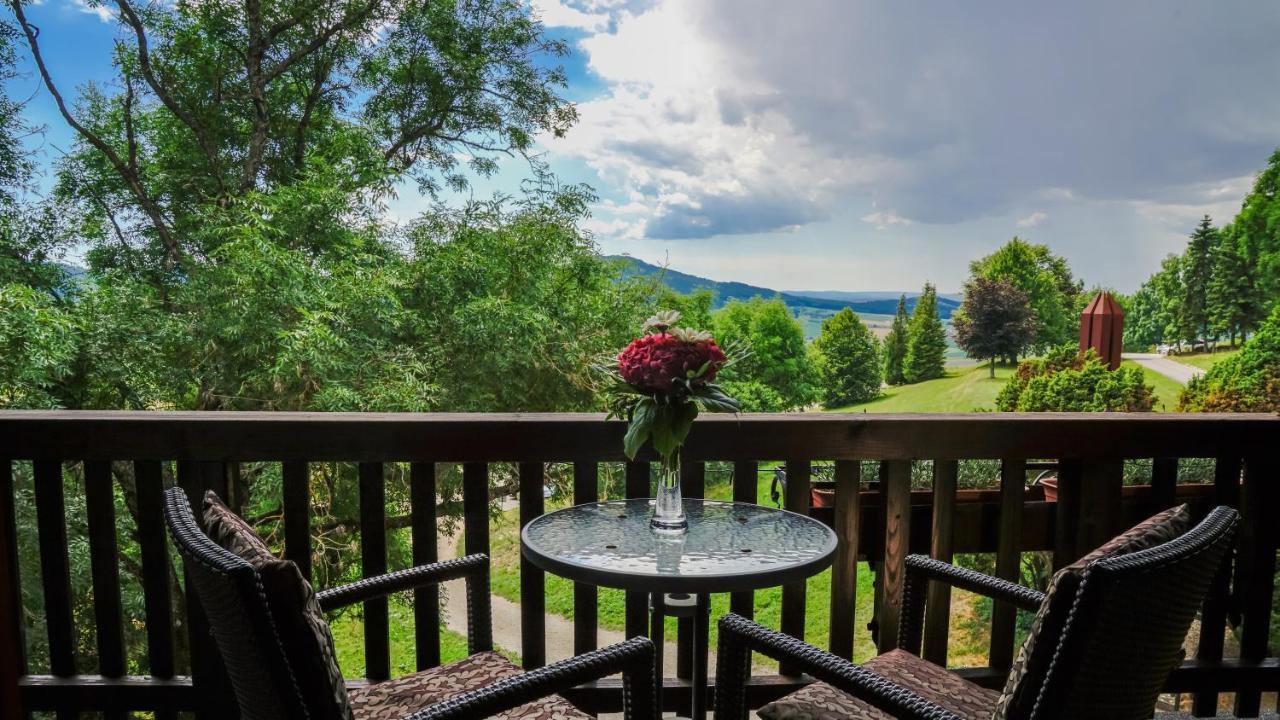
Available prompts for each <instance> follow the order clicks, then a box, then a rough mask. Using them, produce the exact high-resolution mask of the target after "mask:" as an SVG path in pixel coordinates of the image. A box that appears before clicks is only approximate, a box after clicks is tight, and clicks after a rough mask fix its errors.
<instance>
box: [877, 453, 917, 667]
mask: <svg viewBox="0 0 1280 720" xmlns="http://www.w3.org/2000/svg"><path fill="white" fill-rule="evenodd" d="M884 467H885V472H884V483H883V486H882V488H881V493H882V497H883V498H884V518H885V521H884V566H883V567H882V568H881V571H880V572H881V576H882V582H883V587H884V589H883V590H882V591H881V592H882V593H883V597H882V600H881V605H880V617H879V618H878V620H877V626H878V627H877V632H878V634H879V643H878V645H879V650H880V652H881V653H885V652H888V651H890V650H892V649H894V648H896V647H897V646H898V624H899V620H900V619H901V616H902V587H903V581H904V579H905V576H906V567H907V565H906V563H907V553H908V552H910V548H909V547H908V546H909V543H910V539H911V461H910V460H886V461H885V463H884Z"/></svg>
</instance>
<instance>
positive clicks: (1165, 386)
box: [1120, 360, 1182, 412]
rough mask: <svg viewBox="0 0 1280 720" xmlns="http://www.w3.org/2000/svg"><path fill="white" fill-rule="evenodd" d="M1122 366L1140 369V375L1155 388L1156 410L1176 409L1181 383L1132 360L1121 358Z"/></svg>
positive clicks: (1169, 410) (1180, 392)
mask: <svg viewBox="0 0 1280 720" xmlns="http://www.w3.org/2000/svg"><path fill="white" fill-rule="evenodd" d="M1120 364H1121V365H1122V366H1124V367H1136V368H1139V369H1140V370H1142V377H1143V378H1144V379H1145V380H1146V382H1147V384H1148V385H1150V386H1151V387H1153V388H1155V393H1156V407H1155V411H1156V412H1175V411H1177V409H1178V398H1179V397H1181V396H1182V385H1180V384H1179V383H1178V382H1177V381H1176V380H1171V379H1170V378H1167V377H1165V376H1164V375H1161V374H1160V373H1158V372H1156V371H1155V370H1152V369H1150V368H1146V367H1143V366H1141V365H1139V364H1137V363H1135V362H1134V361H1132V360H1122V361H1120Z"/></svg>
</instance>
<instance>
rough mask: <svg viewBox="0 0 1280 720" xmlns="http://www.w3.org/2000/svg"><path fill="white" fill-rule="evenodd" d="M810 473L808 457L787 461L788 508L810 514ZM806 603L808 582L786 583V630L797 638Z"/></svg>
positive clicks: (786, 669) (785, 670)
mask: <svg viewBox="0 0 1280 720" xmlns="http://www.w3.org/2000/svg"><path fill="white" fill-rule="evenodd" d="M809 475H810V465H809V461H808V460H788V461H787V495H786V498H785V501H786V502H785V505H786V508H787V509H788V510H790V511H792V512H797V513H800V514H802V515H808V514H809ZM804 605H805V582H804V581H803V580H802V581H800V582H796V583H791V584H790V585H783V586H782V623H781V627H780V628H779V629H780V630H782V632H784V633H786V634H788V635H790V636H791V637H794V638H799V639H801V640H803V639H804ZM778 671H779V672H781V673H782V674H783V675H798V674H799V672H800V671H799V669H798V668H796V667H795V666H794V665H793V664H792V663H789V662H782V663H779V664H778Z"/></svg>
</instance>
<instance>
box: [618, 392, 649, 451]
mask: <svg viewBox="0 0 1280 720" xmlns="http://www.w3.org/2000/svg"><path fill="white" fill-rule="evenodd" d="M657 410H658V408H657V406H655V405H654V402H653V399H652V398H645V399H643V400H641V401H640V402H638V403H636V406H635V409H634V410H633V411H632V413H631V424H629V425H627V434H626V435H624V436H623V438H622V451H623V452H624V453H626V455H627V459H628V460H635V459H636V453H638V452H640V448H641V447H642V446H644V441H645V440H648V439H649V434H650V433H651V432H652V431H653V424H654V419H655V418H656V417H657Z"/></svg>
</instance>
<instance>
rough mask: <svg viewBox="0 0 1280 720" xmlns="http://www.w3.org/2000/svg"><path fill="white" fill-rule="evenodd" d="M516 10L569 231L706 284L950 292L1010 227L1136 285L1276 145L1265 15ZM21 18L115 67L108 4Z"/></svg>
mask: <svg viewBox="0 0 1280 720" xmlns="http://www.w3.org/2000/svg"><path fill="white" fill-rule="evenodd" d="M532 2H533V12H535V13H536V14H537V15H538V16H539V17H540V18H541V19H542V21H543V23H544V24H545V25H546V27H547V32H548V34H549V35H551V36H553V37H557V38H562V39H564V40H566V41H567V42H568V43H569V45H570V47H571V48H572V54H571V55H570V56H569V57H567V58H564V59H563V60H562V62H563V63H564V65H565V68H566V70H567V72H568V76H569V88H568V89H567V91H566V92H567V96H568V97H569V99H571V100H572V101H574V102H575V103H576V104H577V106H578V112H579V115H580V121H579V123H578V125H577V126H576V127H575V128H573V129H572V130H571V131H570V132H569V134H568V136H567V137H565V138H562V139H555V138H550V137H547V138H542V139H540V141H539V149H540V151H542V152H543V153H544V157H545V159H546V160H547V161H548V162H549V163H550V165H551V167H552V169H553V170H554V171H555V172H556V173H557V175H559V177H560V178H561V180H562V181H563V182H581V183H587V184H589V185H591V186H592V187H593V188H595V190H596V192H597V193H598V195H599V196H600V201H599V203H597V205H596V206H595V207H594V208H593V215H592V217H591V218H590V219H589V220H587V221H586V223H585V227H586V228H587V229H589V230H590V231H591V232H592V233H593V234H594V236H595V238H596V240H597V242H598V244H599V245H600V247H601V249H602V250H603V251H604V252H607V253H627V254H630V255H633V256H635V257H638V258H641V259H643V260H647V261H650V262H657V263H660V264H667V265H669V266H670V267H672V268H674V269H677V270H681V271H683V272H690V273H695V274H699V275H705V276H708V277H712V278H715V279H718V280H739V281H743V282H749V283H753V284H757V285H763V286H766V287H773V288H777V289H783V290H850V291H870V290H909V289H914V288H918V287H920V286H921V285H922V284H923V283H924V282H925V281H926V280H928V281H932V282H934V283H936V284H937V285H938V287H939V289H940V290H942V291H944V292H953V291H956V290H959V289H960V287H961V285H962V283H963V282H964V279H965V277H966V275H967V270H968V263H969V261H970V260H972V259H974V258H977V257H980V256H982V255H984V254H986V253H988V252H991V251H992V250H994V249H995V248H997V247H999V245H1001V244H1002V243H1004V242H1005V241H1007V240H1008V239H1009V238H1010V237H1012V236H1013V235H1015V234H1016V235H1019V236H1021V237H1023V238H1027V239H1029V240H1031V241H1034V242H1039V243H1045V244H1047V245H1049V246H1050V247H1051V248H1052V249H1053V250H1054V251H1055V252H1056V253H1058V254H1061V255H1063V256H1065V257H1066V258H1067V259H1068V260H1069V261H1070V263H1071V266H1072V267H1073V268H1074V269H1075V271H1076V274H1077V275H1078V276H1079V277H1081V278H1082V279H1083V280H1084V281H1085V282H1086V283H1087V284H1088V285H1091V286H1092V285H1102V286H1107V287H1113V288H1116V289H1119V290H1121V291H1132V290H1134V289H1136V288H1137V286H1138V285H1139V284H1140V283H1141V282H1142V281H1143V280H1144V279H1145V278H1146V277H1147V276H1148V275H1150V274H1151V273H1152V272H1153V271H1154V270H1155V269H1157V267H1158V264H1159V261H1160V258H1162V257H1163V256H1164V255H1166V254H1168V253H1170V252H1177V251H1180V250H1181V248H1182V247H1183V245H1184V244H1185V242H1186V237H1187V235H1188V234H1189V233H1190V232H1191V230H1192V229H1193V227H1194V225H1195V223H1196V222H1197V221H1198V219H1199V218H1200V216H1201V215H1203V214H1206V213H1207V214H1209V215H1210V216H1212V217H1213V218H1214V220H1215V221H1216V222H1218V223H1223V222H1226V221H1229V220H1230V218H1231V217H1232V216H1233V215H1234V214H1235V212H1236V211H1237V210H1238V209H1239V206H1240V201H1241V199H1242V198H1243V196H1244V194H1245V193H1246V192H1247V191H1248V189H1249V187H1250V185H1251V183H1252V176H1253V174H1254V173H1256V172H1257V171H1258V170H1260V169H1261V168H1262V166H1263V165H1264V164H1265V162H1266V160H1267V158H1268V156H1269V155H1270V154H1271V152H1272V151H1273V150H1274V149H1275V148H1276V147H1277V146H1280V85H1277V83H1276V78H1277V77H1280V43H1277V42H1276V41H1275V38H1277V37H1280V3H1264V2H1253V1H1251V0H1240V1H1234V0H1220V1H1218V2H1213V3H1204V2H1193V1H1189V0H1171V1H1162V2H1156V1H1155V0H1149V1H1143V2H1138V1H1133V2H1075V3H1053V4H1050V3H1026V2H981V3H947V2H928V3H925V2H910V1H905V0H900V1H897V2H893V3H862V2H851V1H847V0H838V1H837V0H832V1H831V2H818V1H817V0H794V1H791V2H786V3H779V2H776V1H775V0H532ZM29 13H30V14H31V15H32V19H33V21H34V22H36V23H37V24H43V26H44V29H45V31H46V32H45V33H44V35H43V37H42V42H45V43H46V44H47V47H48V49H47V52H48V54H49V57H50V59H51V65H52V66H53V72H54V74H55V76H57V80H58V81H59V82H60V83H62V84H63V85H64V86H69V85H76V84H80V83H83V82H86V81H89V80H108V79H109V78H110V68H109V62H110V50H111V42H112V38H113V37H114V36H115V34H116V33H117V32H118V29H117V28H116V26H115V24H114V19H113V18H112V17H111V15H110V13H108V12H106V11H103V10H101V9H94V8H89V7H88V6H87V5H85V3H84V1H83V0H45V1H44V2H43V4H41V5H39V6H38V7H32V8H31V9H30V10H29ZM9 90H10V92H12V93H14V94H15V95H16V96H18V97H28V96H29V97H31V102H30V104H29V108H30V112H31V114H32V119H33V120H34V121H36V122H40V123H43V124H45V125H46V126H47V127H48V130H47V132H46V133H45V134H44V135H43V136H41V137H40V138H38V140H36V142H38V144H39V145H40V148H41V152H42V153H43V157H44V158H45V159H46V162H47V161H48V159H49V158H52V157H55V156H56V154H57V152H58V148H60V147H61V148H65V147H66V146H67V145H68V144H69V143H70V140H71V136H70V133H69V131H67V129H66V128H65V125H63V123H62V122H61V120H60V119H58V118H57V117H56V115H55V114H54V108H53V105H52V103H51V102H50V100H49V98H48V97H47V95H46V94H44V93H43V92H42V91H41V90H40V88H39V86H38V83H37V81H36V78H35V76H34V75H33V74H30V73H28V74H27V75H26V76H23V77H19V78H17V79H15V80H13V81H11V82H10V83H9ZM527 174H528V167H527V165H525V164H524V163H523V161H518V160H517V161H512V162H506V163H504V164H503V166H502V170H501V171H500V172H499V173H498V175H497V176H496V177H494V178H490V179H484V180H481V181H478V182H477V183H476V188H475V192H477V193H487V192H492V191H494V190H511V189H514V188H516V187H518V185H519V181H520V179H521V178H523V177H524V176H525V175H527ZM429 205H430V202H429V200H428V199H425V198H422V197H420V196H418V195H417V192H416V190H415V188H414V187H413V186H412V185H408V184H406V185H405V186H403V187H401V188H400V193H399V197H398V198H396V199H395V200H394V201H393V202H391V203H390V206H389V209H388V212H389V214H390V215H391V216H392V217H393V218H399V219H405V218H408V217H412V216H414V215H416V214H417V213H418V212H421V211H422V210H423V209H425V208H427V207H428V206H429Z"/></svg>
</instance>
